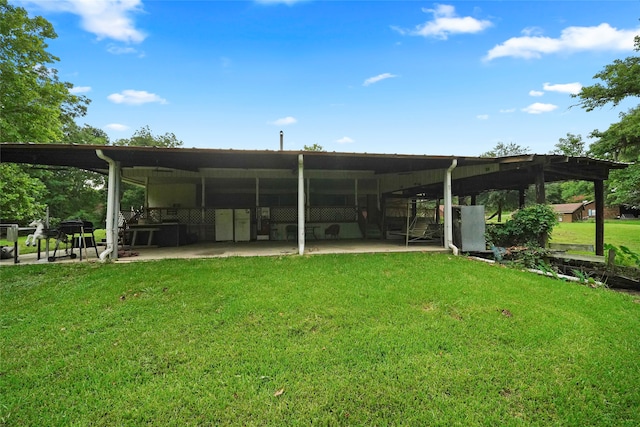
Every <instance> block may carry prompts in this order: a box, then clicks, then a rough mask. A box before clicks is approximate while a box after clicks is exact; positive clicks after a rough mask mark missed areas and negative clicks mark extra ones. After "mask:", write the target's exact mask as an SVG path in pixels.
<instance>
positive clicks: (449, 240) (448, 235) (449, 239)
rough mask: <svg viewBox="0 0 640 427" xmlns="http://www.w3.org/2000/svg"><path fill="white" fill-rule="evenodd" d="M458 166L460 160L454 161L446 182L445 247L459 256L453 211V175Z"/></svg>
mask: <svg viewBox="0 0 640 427" xmlns="http://www.w3.org/2000/svg"><path fill="white" fill-rule="evenodd" d="M456 166H458V159H453V162H451V166H449V169H447V172H446V174H445V180H444V247H445V248H446V249H451V250H452V251H453V254H454V255H458V248H457V247H456V246H455V245H454V244H453V209H452V206H451V204H452V202H451V199H452V197H451V174H452V173H453V170H454V169H455V168H456Z"/></svg>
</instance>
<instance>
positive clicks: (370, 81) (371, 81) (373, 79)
mask: <svg viewBox="0 0 640 427" xmlns="http://www.w3.org/2000/svg"><path fill="white" fill-rule="evenodd" d="M394 77H398V76H396V75H395V74H391V73H383V74H378V75H377V76H374V77H369V78H368V79H366V80H365V81H364V83H362V86H369V85H372V84H374V83H378V82H379V81H381V80H385V79H391V78H394Z"/></svg>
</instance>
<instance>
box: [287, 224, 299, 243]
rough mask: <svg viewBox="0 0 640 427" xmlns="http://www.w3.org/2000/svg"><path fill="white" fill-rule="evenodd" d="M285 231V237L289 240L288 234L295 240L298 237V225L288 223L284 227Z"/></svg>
mask: <svg viewBox="0 0 640 427" xmlns="http://www.w3.org/2000/svg"><path fill="white" fill-rule="evenodd" d="M285 232H286V235H285V239H287V241H289V236H292V239H293V240H296V239H297V237H298V226H297V225H293V224H289V225H287V226H286V227H285Z"/></svg>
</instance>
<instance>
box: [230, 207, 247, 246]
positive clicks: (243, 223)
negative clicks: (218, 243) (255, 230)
mask: <svg viewBox="0 0 640 427" xmlns="http://www.w3.org/2000/svg"><path fill="white" fill-rule="evenodd" d="M233 217H234V227H233V229H234V234H233V240H234V241H236V242H248V241H249V240H251V209H235V210H234V215H233Z"/></svg>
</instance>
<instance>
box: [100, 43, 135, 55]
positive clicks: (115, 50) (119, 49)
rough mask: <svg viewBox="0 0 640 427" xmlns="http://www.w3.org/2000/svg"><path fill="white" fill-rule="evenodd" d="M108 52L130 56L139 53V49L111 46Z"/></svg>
mask: <svg viewBox="0 0 640 427" xmlns="http://www.w3.org/2000/svg"><path fill="white" fill-rule="evenodd" d="M107 52H109V53H111V54H113V55H128V54H132V53H133V54H135V53H138V49H136V48H133V47H131V46H116V45H114V44H110V45H109V47H107Z"/></svg>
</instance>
